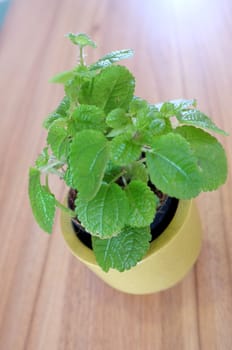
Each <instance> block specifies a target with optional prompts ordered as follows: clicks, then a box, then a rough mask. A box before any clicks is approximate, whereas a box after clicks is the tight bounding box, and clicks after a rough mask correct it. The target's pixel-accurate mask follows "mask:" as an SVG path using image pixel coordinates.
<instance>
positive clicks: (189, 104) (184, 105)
mask: <svg viewBox="0 0 232 350" xmlns="http://www.w3.org/2000/svg"><path fill="white" fill-rule="evenodd" d="M170 102H171V103H172V104H173V105H174V106H175V109H178V110H180V109H181V110H184V109H189V108H193V107H194V108H195V107H196V106H197V101H196V99H190V100H185V99H178V100H171V101H170Z"/></svg>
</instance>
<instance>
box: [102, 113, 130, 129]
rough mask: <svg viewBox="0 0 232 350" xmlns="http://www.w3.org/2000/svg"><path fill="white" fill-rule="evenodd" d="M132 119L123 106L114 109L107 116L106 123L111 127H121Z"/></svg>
mask: <svg viewBox="0 0 232 350" xmlns="http://www.w3.org/2000/svg"><path fill="white" fill-rule="evenodd" d="M129 122H130V119H129V118H128V117H127V115H126V112H125V111H124V109H122V108H116V109H113V110H112V111H111V112H110V113H109V114H108V115H107V117H106V124H107V125H108V126H110V127H111V128H116V129H117V128H121V127H122V126H123V125H127V124H128V123H129Z"/></svg>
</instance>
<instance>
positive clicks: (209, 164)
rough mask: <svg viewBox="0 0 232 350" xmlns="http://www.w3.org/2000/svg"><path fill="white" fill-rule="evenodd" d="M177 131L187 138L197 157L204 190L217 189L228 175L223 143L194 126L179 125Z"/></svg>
mask: <svg viewBox="0 0 232 350" xmlns="http://www.w3.org/2000/svg"><path fill="white" fill-rule="evenodd" d="M176 132H177V133H179V134H180V135H181V136H183V137H184V138H186V140H187V141H188V142H189V143H190V145H191V148H192V150H193V152H194V156H195V157H196V158H197V161H198V165H199V167H200V169H201V172H200V175H201V187H202V190H203V191H212V190H216V189H217V188H218V187H219V186H220V185H222V184H223V183H224V182H225V181H226V177H227V160H226V155H225V151H224V149H223V147H222V145H221V144H220V143H219V142H218V141H217V139H216V138H215V137H213V136H211V135H210V134H208V133H206V132H205V131H203V130H201V129H198V128H195V127H193V126H183V127H179V128H177V129H176Z"/></svg>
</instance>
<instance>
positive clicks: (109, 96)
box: [79, 66, 135, 113]
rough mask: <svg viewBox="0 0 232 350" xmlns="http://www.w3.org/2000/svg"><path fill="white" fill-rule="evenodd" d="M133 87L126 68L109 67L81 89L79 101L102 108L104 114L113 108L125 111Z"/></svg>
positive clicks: (132, 79)
mask: <svg viewBox="0 0 232 350" xmlns="http://www.w3.org/2000/svg"><path fill="white" fill-rule="evenodd" d="M134 86H135V80H134V77H133V75H132V74H131V73H130V72H129V70H128V69H127V68H125V67H123V66H109V67H107V68H105V69H103V70H102V71H101V72H100V73H99V74H98V75H96V77H95V78H94V79H93V80H92V81H91V82H89V83H86V84H84V85H83V87H81V90H80V96H79V101H80V103H82V104H90V105H95V106H97V107H99V108H102V109H103V110H104V111H105V113H109V112H110V111H111V110H112V109H115V108H123V109H125V110H127V108H128V105H129V103H130V101H131V99H132V97H133V93H134Z"/></svg>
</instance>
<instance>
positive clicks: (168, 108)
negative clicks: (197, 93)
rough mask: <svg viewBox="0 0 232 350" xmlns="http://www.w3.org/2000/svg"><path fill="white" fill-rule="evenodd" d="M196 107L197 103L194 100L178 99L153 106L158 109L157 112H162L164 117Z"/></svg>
mask: <svg viewBox="0 0 232 350" xmlns="http://www.w3.org/2000/svg"><path fill="white" fill-rule="evenodd" d="M196 105H197V101H196V100H195V99H191V100H185V99H178V100H171V101H168V102H161V103H156V104H155V106H156V108H158V110H159V111H160V112H162V113H163V114H164V116H165V115H166V116H167V117H171V116H173V115H176V112H178V111H184V110H186V109H190V108H193V107H196Z"/></svg>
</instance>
